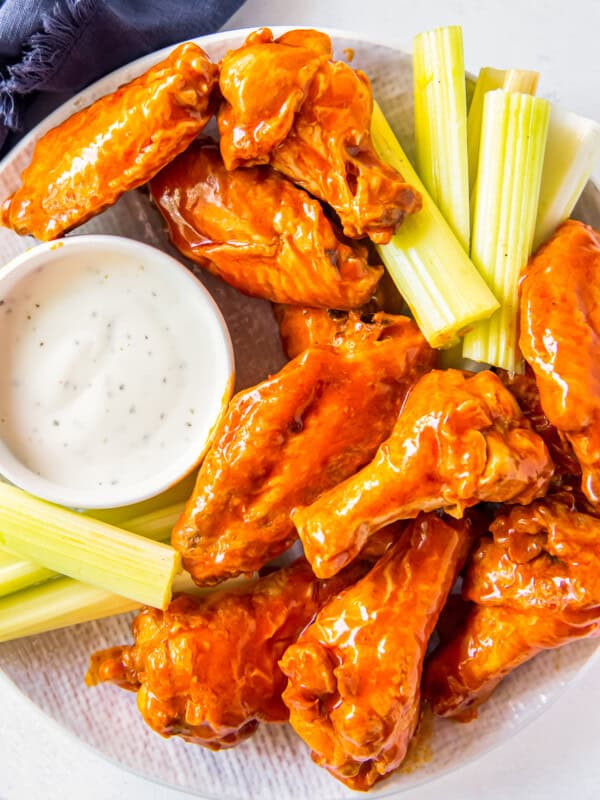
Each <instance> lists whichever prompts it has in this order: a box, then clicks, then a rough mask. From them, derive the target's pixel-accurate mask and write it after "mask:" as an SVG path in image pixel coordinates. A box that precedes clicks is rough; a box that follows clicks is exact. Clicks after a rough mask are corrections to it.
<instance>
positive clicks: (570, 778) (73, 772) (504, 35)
mask: <svg viewBox="0 0 600 800" xmlns="http://www.w3.org/2000/svg"><path fill="white" fill-rule="evenodd" d="M453 23H458V24H461V25H462V26H463V32H464V39H465V57H466V64H467V68H469V69H471V70H472V71H476V70H477V69H478V67H479V66H483V65H490V66H516V67H529V68H534V69H538V70H540V71H541V72H542V81H541V84H540V92H541V93H543V94H545V95H546V96H548V97H550V99H552V100H554V101H557V102H559V103H560V104H561V105H562V106H564V107H565V108H568V109H570V110H572V111H576V112H577V113H580V114H584V115H586V116H589V117H591V118H593V119H596V120H599V121H600V56H599V55H598V38H599V37H598V34H599V32H600V2H599V0H570V2H568V3H565V2H564V0H499V1H498V0H478V2H474V1H472V2H468V0H420V2H419V0H411V2H406V0H404V1H403V0H295V2H290V0H287V1H286V0H248V2H247V3H246V5H245V6H244V7H243V8H242V9H241V10H240V11H239V12H238V13H237V14H236V15H235V16H234V17H233V18H232V20H231V21H230V23H229V24H228V25H227V27H228V28H240V27H247V26H254V25H264V24H272V25H278V24H281V25H296V24H297V25H313V26H315V27H317V26H319V25H326V26H330V27H336V28H342V29H346V30H356V31H360V32H361V33H364V34H368V35H371V36H373V37H376V38H377V39H379V40H380V41H382V42H385V43H388V44H392V45H396V46H400V47H403V48H404V49H409V47H410V41H411V39H412V36H413V35H414V34H415V33H418V32H419V31H422V30H427V29H429V28H432V27H436V26H439V25H446V24H453ZM595 177H596V179H598V177H600V165H599V167H598V168H597V169H596V170H595ZM598 719H600V658H599V657H597V658H596V659H595V662H594V663H593V664H592V665H591V666H590V667H589V669H588V670H587V671H586V672H585V674H584V675H583V676H582V678H581V680H580V681H579V682H578V683H577V684H576V685H573V686H571V687H570V688H569V689H568V690H567V692H566V693H565V694H564V695H563V696H562V697H561V698H560V699H559V700H558V701H557V702H556V703H555V704H554V705H553V706H552V707H551V708H550V709H549V710H548V711H547V712H546V713H545V714H544V715H543V716H542V717H540V718H539V719H538V720H537V721H536V722H534V723H533V724H532V725H530V726H529V727H528V728H527V729H526V730H524V731H523V732H521V733H520V734H518V735H517V736H515V737H514V738H513V739H512V740H511V741H509V742H508V743H506V744H504V745H503V746H501V747H499V748H497V749H496V750H494V751H492V752H491V753H488V754H487V755H485V756H484V757H482V758H481V759H479V760H478V761H476V762H474V763H472V764H470V765H468V766H467V767H465V768H463V769H461V770H459V771H457V772H454V773H452V774H451V775H449V776H446V777H445V778H443V779H441V780H439V781H437V782H435V783H433V784H429V785H427V786H425V787H423V788H421V789H418V790H415V791H412V792H408V793H406V794H404V795H403V798H406V800H416V798H417V797H418V799H419V800H442V798H443V800H480V798H482V797H484V796H485V798H486V800H506V798H510V799H511V800H538V798H539V799H540V800H542V798H543V800H565V798H569V800H570V799H571V798H573V800H592V798H594V800H595V799H596V798H598V797H600V739H599V738H598V727H597V720H598ZM42 797H43V798H45V800H71V799H73V800H79V798H85V800H113V798H114V800H117V798H118V799H119V800H120V799H121V798H127V800H142V798H143V800H182V798H184V797H188V795H183V794H181V793H180V792H176V791H171V790H168V789H165V788H163V787H161V786H157V785H155V784H151V783H149V782H147V781H144V780H142V779H140V778H137V777H136V776H134V775H131V774H129V773H127V772H124V771H122V770H120V769H118V768H117V767H115V766H112V765H111V764H108V763H107V762H106V761H104V760H103V759H102V758H100V757H98V756H96V755H95V754H94V753H93V752H91V751H90V750H88V749H87V748H85V747H83V746H82V745H80V744H79V743H78V742H76V741H75V740H74V739H72V738H71V737H70V736H69V735H68V734H66V733H65V732H64V731H62V730H61V729H59V728H58V727H57V726H56V725H55V724H54V723H53V722H50V721H49V720H48V719H46V718H45V717H43V716H42V715H41V714H40V713H39V712H38V711H37V710H36V709H35V708H34V707H33V706H32V705H31V703H30V702H29V701H28V700H26V699H25V698H23V697H22V696H20V695H19V694H17V693H16V692H15V691H14V689H12V687H11V686H10V685H9V684H8V683H7V682H6V680H5V679H4V678H2V677H1V676H0V799H1V800H37V799H38V798H42ZM224 800H226V798H224ZM298 800H301V799H300V798H299V799H298Z"/></svg>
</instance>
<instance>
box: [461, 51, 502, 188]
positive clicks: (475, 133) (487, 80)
mask: <svg viewBox="0 0 600 800" xmlns="http://www.w3.org/2000/svg"><path fill="white" fill-rule="evenodd" d="M505 75H506V70H504V69H494V68H493V67H482V69H480V70H479V75H478V76H477V82H476V83H475V90H474V92H473V99H472V100H471V105H470V106H469V116H468V117H467V149H468V153H469V186H470V188H471V190H473V188H474V186H475V178H476V177H477V163H478V161H479V140H480V137H481V117H482V115H483V98H484V97H485V95H486V94H487V92H491V91H493V90H494V89H501V88H502V86H503V85H504V76H505Z"/></svg>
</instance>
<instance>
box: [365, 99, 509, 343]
mask: <svg viewBox="0 0 600 800" xmlns="http://www.w3.org/2000/svg"><path fill="white" fill-rule="evenodd" d="M371 137H372V139H373V145H374V147H375V150H376V151H377V153H378V154H379V156H380V158H381V159H382V160H383V161H386V162H387V163H388V164H391V166H393V167H395V169H397V170H398V171H399V172H400V173H401V174H402V175H403V176H404V179H405V180H406V181H407V182H408V183H410V184H411V185H412V186H414V187H415V189H417V190H418V191H419V192H421V194H422V196H423V208H422V209H421V211H419V212H418V214H411V215H410V216H409V217H407V218H406V219H405V220H404V221H403V223H402V225H401V226H400V227H399V228H398V230H397V231H396V234H395V235H394V238H393V239H392V241H391V242H390V243H389V244H385V245H378V246H377V250H378V252H379V255H380V256H381V258H382V260H383V262H384V264H385V265H386V267H387V268H388V271H389V273H390V275H391V277H392V279H393V281H394V283H395V284H396V286H397V287H398V291H399V292H400V294H401V295H402V296H403V297H404V299H405V300H406V302H407V304H408V306H409V307H410V309H411V311H412V313H413V315H414V317H415V319H416V321H417V324H418V325H419V327H420V328H421V331H422V332H423V335H424V336H425V338H426V339H427V341H428V342H429V344H430V345H432V347H446V346H448V345H450V344H452V342H453V341H454V340H455V338H456V336H457V335H459V334H461V333H462V332H464V331H465V330H466V329H467V328H468V327H469V326H470V325H472V324H473V323H474V322H476V321H477V320H481V319H486V318H487V317H489V316H490V315H491V314H492V313H493V312H494V311H495V310H496V309H497V308H498V305H499V304H498V301H497V300H496V298H495V297H494V295H493V294H492V293H491V291H490V290H489V289H488V287H487V285H486V283H485V281H484V280H483V279H482V278H481V276H480V275H479V273H478V271H477V269H476V268H475V267H474V265H473V264H472V263H471V261H470V260H469V257H468V256H467V254H466V253H465V251H464V250H463V248H462V246H461V244H460V242H459V241H458V239H457V238H456V236H455V235H454V234H453V233H452V230H451V229H450V226H449V225H448V223H447V222H446V220H445V219H444V217H443V216H442V214H441V212H440V210H439V209H438V208H437V206H436V205H435V203H434V202H433V200H432V199H431V197H430V196H429V194H428V193H427V190H426V189H425V187H424V186H423V184H422V182H421V181H420V179H419V177H418V175H417V173H416V172H415V170H414V169H413V167H412V165H411V163H410V161H409V160H408V158H407V157H406V155H405V153H404V151H403V150H402V148H401V146H400V144H399V142H398V140H397V139H396V137H395V135H394V133H393V131H392V129H391V128H390V126H389V124H388V122H387V120H386V119H385V117H384V115H383V113H382V111H381V109H380V108H379V106H378V105H377V103H375V104H374V108H373V117H372V120H371Z"/></svg>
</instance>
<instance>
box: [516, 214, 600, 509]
mask: <svg viewBox="0 0 600 800" xmlns="http://www.w3.org/2000/svg"><path fill="white" fill-rule="evenodd" d="M598 308H600V234H599V233H597V232H596V231H594V230H593V229H592V228H590V227H589V226H588V225H584V224H583V223H581V222H576V221H574V220H568V221H567V222H565V223H564V224H563V225H561V226H560V227H559V228H558V230H557V231H556V233H555V234H554V236H553V237H552V238H551V239H550V241H549V242H548V243H547V244H545V245H544V246H543V247H541V248H540V249H539V250H538V252H537V253H536V254H535V256H534V258H533V260H532V262H531V264H530V265H529V268H528V269H527V271H526V273H525V277H524V279H523V283H522V290H521V336H520V347H521V350H522V352H523V356H524V357H525V359H526V360H527V361H528V362H529V364H530V365H531V367H532V368H533V371H534V373H535V377H536V381H537V385H538V388H539V392H540V398H541V404H542V408H543V410H544V413H545V415H546V416H547V417H548V419H549V420H550V422H551V423H552V424H553V425H554V426H555V427H556V428H557V429H558V430H559V431H560V432H561V433H562V434H564V436H566V438H567V439H568V441H569V442H570V443H571V444H572V446H573V449H574V451H575V455H576V457H577V459H578V461H579V463H580V465H581V470H582V473H583V474H582V483H581V485H582V490H583V492H584V494H585V495H586V496H587V498H588V499H589V500H590V502H592V503H599V502H600V315H599V314H598Z"/></svg>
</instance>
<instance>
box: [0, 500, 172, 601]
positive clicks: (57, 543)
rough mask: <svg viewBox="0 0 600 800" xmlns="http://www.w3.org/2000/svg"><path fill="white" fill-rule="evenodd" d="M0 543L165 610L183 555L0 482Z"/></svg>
mask: <svg viewBox="0 0 600 800" xmlns="http://www.w3.org/2000/svg"><path fill="white" fill-rule="evenodd" d="M0 546H1V547H2V548H3V549H7V550H10V551H11V552H12V553H14V554H16V555H19V556H22V557H24V558H35V561H36V562H37V563H38V564H40V565H41V566H44V567H46V568H47V569H51V570H53V571H55V572H60V573H61V574H63V575H66V576H69V577H71V578H75V579H77V580H80V581H82V582H84V583H89V584H91V585H92V586H98V587H100V588H102V589H106V590H107V591H110V592H114V593H115V594H120V595H122V596H123V597H127V598H128V599H130V600H135V601H137V602H139V603H146V604H147V605H151V606H155V607H157V608H165V607H166V606H167V605H168V603H169V600H170V598H171V587H172V583H173V578H174V576H175V575H176V574H177V572H178V571H179V569H180V567H181V558H180V555H179V553H177V552H176V551H175V550H174V549H173V548H172V547H170V546H169V545H166V544H161V543H159V542H154V541H152V540H151V539H145V538H143V537H142V536H138V535H135V534H133V533H129V532H128V531H125V530H122V529H121V528H116V527H114V526H112V525H108V524H106V523H105V522H100V521H98V520H94V519H91V518H90V517H86V516H84V515H83V514H77V513H76V512H74V511H67V510H66V509H64V508H60V507H59V506H54V505H52V504H50V503H47V502H45V501H43V500H38V499H37V498H34V497H32V496H30V495H28V494H26V492H23V491H22V490H21V489H17V488H16V487H14V486H9V485H8V484H0Z"/></svg>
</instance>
